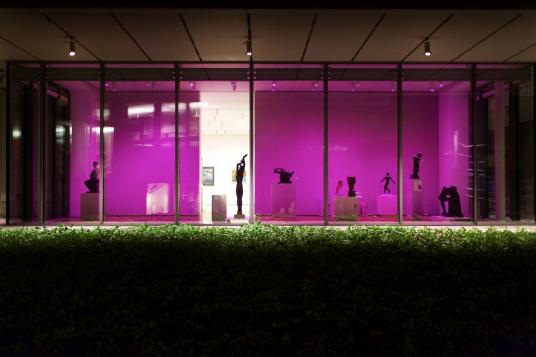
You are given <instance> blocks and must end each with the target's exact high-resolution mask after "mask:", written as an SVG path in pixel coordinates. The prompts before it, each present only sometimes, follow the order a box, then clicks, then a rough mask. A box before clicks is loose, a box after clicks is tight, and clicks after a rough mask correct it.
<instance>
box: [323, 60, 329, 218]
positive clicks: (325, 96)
mask: <svg viewBox="0 0 536 357" xmlns="http://www.w3.org/2000/svg"><path fill="white" fill-rule="evenodd" d="M322 81H323V83H324V86H323V91H322V93H323V100H324V102H323V109H324V168H323V169H324V196H323V201H324V212H323V216H324V225H327V224H328V218H329V210H328V200H329V197H328V184H329V183H328V160H329V155H328V154H329V150H328V148H329V146H328V145H329V143H328V129H329V128H328V94H329V68H328V65H327V64H324V69H323V72H322Z"/></svg>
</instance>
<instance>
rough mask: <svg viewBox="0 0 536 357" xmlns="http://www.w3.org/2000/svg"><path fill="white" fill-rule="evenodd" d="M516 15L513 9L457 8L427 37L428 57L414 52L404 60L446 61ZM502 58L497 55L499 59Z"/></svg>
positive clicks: (418, 51) (420, 51)
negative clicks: (476, 9) (452, 14)
mask: <svg viewBox="0 0 536 357" xmlns="http://www.w3.org/2000/svg"><path fill="white" fill-rule="evenodd" d="M516 15H517V13H516V12H513V11H481V12H479V13H478V14H476V13H475V12H471V11H460V12H456V13H455V14H454V17H453V18H451V19H450V20H449V22H447V23H446V24H445V25H444V26H443V27H441V28H440V29H439V31H437V32H436V33H435V34H434V35H433V36H432V37H431V38H430V45H431V50H432V56H429V57H427V56H425V55H424V53H423V51H424V48H423V49H422V50H417V51H415V52H414V53H413V54H412V55H411V56H410V57H409V58H408V59H407V61H429V62H437V61H444V62H449V61H451V60H453V59H454V58H456V57H457V56H459V55H460V54H462V53H463V52H464V51H466V50H467V49H469V48H470V47H471V46H473V45H474V44H475V43H477V42H478V41H480V40H482V39H483V38H484V37H486V36H488V35H489V34H490V33H492V32H493V31H495V30H496V29H498V28H499V27H500V26H502V25H503V24H505V23H506V22H507V21H509V20H511V19H512V18H514V17H515V16H516ZM503 59H504V58H497V59H496V60H498V61H500V60H503Z"/></svg>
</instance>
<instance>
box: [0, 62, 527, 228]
mask: <svg viewBox="0 0 536 357" xmlns="http://www.w3.org/2000/svg"><path fill="white" fill-rule="evenodd" d="M533 86H534V83H533V67H532V66H531V65H523V64H517V65H508V64H497V65H492V64H485V65H484V64H482V65H480V64H357V63H355V64H284V63H280V64H267V63H266V64H264V63H258V64H257V63H236V64H231V63H227V64H179V63H167V64H164V63H162V64H149V63H144V64H132V63H130V64H128V63H126V64H115V63H114V64H96V63H87V64H83V63H78V64H60V63H57V64H56V63H46V64H36V63H22V62H21V63H17V62H13V63H10V64H9V78H8V85H7V89H8V91H7V99H8V100H7V105H6V113H7V114H8V115H7V122H6V123H5V127H6V129H7V130H6V133H7V135H6V136H7V141H6V142H7V150H6V154H7V155H6V160H5V161H6V163H5V166H6V168H7V171H6V177H5V187H6V197H5V199H4V201H5V208H4V210H5V216H6V222H7V224H62V223H68V224H103V223H104V224H129V223H143V222H147V223H151V224H153V223H154V224H156V223H189V224H221V223H225V224H238V225H239V224H244V223H248V222H261V223H264V224H270V223H275V224H319V225H322V224H332V225H337V224H404V223H407V224H438V225H472V224H477V223H478V222H482V223H483V224H509V223H513V224H515V223H522V224H526V223H533V222H534V220H535V208H534V205H535V202H534V186H535V182H534V160H535V157H534V131H535V128H534V108H533V104H534V95H533Z"/></svg>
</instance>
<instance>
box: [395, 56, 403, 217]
mask: <svg viewBox="0 0 536 357" xmlns="http://www.w3.org/2000/svg"><path fill="white" fill-rule="evenodd" d="M402 80H403V76H402V64H401V63H399V64H398V66H397V76H396V89H397V90H396V102H397V125H396V130H397V138H398V139H397V140H398V146H397V155H398V157H397V164H398V169H397V179H398V185H397V187H396V190H397V195H398V202H397V212H398V224H402V223H403V222H404V205H403V202H404V201H403V197H402V193H403V189H402V188H403V182H404V179H403V177H402V175H403V172H402V168H403V165H402V164H403V159H402V154H403V152H402V148H403V147H402V140H403V135H402V131H403V129H404V128H403V115H404V113H403V107H402V99H403V97H402Z"/></svg>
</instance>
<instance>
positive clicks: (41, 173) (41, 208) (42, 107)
mask: <svg viewBox="0 0 536 357" xmlns="http://www.w3.org/2000/svg"><path fill="white" fill-rule="evenodd" d="M46 95H47V93H46V65H45V64H44V63H41V65H40V78H39V127H38V133H39V134H38V135H39V141H38V145H39V155H38V164H39V168H38V177H39V178H38V180H39V181H38V182H39V186H38V195H39V196H38V197H39V198H38V220H39V224H40V225H44V224H45V149H46V144H45V127H46V125H45V120H46Z"/></svg>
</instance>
